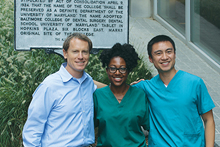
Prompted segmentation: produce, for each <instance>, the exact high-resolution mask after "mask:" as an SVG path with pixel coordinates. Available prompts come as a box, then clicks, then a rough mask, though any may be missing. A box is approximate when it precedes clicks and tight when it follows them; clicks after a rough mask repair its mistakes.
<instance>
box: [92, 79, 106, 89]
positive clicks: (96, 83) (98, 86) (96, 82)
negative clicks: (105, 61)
mask: <svg viewBox="0 0 220 147" xmlns="http://www.w3.org/2000/svg"><path fill="white" fill-rule="evenodd" d="M93 82H94V84H95V85H96V86H97V88H102V87H105V86H107V85H106V84H104V83H101V82H98V81H95V80H93Z"/></svg>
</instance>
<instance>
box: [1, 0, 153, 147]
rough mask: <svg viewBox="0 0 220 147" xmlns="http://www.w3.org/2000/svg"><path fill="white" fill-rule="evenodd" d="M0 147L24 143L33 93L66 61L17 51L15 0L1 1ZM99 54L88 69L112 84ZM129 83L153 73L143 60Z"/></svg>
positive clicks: (14, 146)
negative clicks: (24, 127) (23, 134)
mask: <svg viewBox="0 0 220 147" xmlns="http://www.w3.org/2000/svg"><path fill="white" fill-rule="evenodd" d="M0 21H1V23H0V66H1V68H0V147H19V146H22V129H23V126H24V123H25V121H26V118H27V109H28V106H29V103H30V101H31V99H32V94H33V92H34V90H35V89H36V88H37V86H38V85H39V84H40V83H41V82H42V81H43V79H44V78H45V77H47V76H48V75H50V74H52V73H54V72H56V71H57V70H59V68H60V65H61V63H62V62H63V61H64V60H63V59H62V58H61V57H60V56H58V55H56V54H46V53H45V51H44V50H32V51H14V1H13V0H1V2H0ZM98 56H99V54H98V55H91V57H90V62H89V65H88V66H87V68H86V71H87V72H88V73H89V74H90V75H91V76H92V77H93V78H94V79H95V80H97V81H100V82H103V83H106V84H108V83H109V81H108V77H107V74H106V73H105V69H104V68H102V66H101V63H100V61H99V60H98ZM133 71H134V72H131V73H130V74H129V77H128V83H131V82H132V81H135V80H137V79H139V77H140V78H145V79H149V78H151V73H150V72H149V71H148V70H147V69H146V68H145V67H144V65H143V62H142V61H140V62H139V64H138V67H136V69H134V70H133Z"/></svg>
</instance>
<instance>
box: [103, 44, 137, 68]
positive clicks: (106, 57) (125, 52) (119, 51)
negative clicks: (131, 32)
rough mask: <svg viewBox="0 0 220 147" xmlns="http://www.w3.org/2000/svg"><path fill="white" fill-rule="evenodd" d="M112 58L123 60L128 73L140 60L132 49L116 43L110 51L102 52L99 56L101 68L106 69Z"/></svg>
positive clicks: (127, 45) (130, 46)
mask: <svg viewBox="0 0 220 147" xmlns="http://www.w3.org/2000/svg"><path fill="white" fill-rule="evenodd" d="M113 57H121V58H123V59H124V60H125V63H126V68H127V69H128V72H130V71H132V69H133V68H134V67H136V66H137V64H138V62H137V61H138V60H140V58H139V57H138V54H137V53H136V52H135V49H134V47H133V46H132V45H130V44H127V43H125V44H123V45H121V44H120V43H116V44H115V45H114V46H113V47H112V48H111V49H110V50H104V51H103V52H102V53H101V55H100V56H99V59H100V60H101V62H102V66H103V67H108V65H109V63H110V60H111V59H112V58H113Z"/></svg>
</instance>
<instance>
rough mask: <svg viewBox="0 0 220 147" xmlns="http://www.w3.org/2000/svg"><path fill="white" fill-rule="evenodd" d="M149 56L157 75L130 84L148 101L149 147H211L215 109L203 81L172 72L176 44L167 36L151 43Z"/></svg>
mask: <svg viewBox="0 0 220 147" xmlns="http://www.w3.org/2000/svg"><path fill="white" fill-rule="evenodd" d="M148 55H149V60H150V62H151V63H153V64H154V66H155V68H156V69H157V71H158V73H159V74H158V75H157V76H155V77H154V78H152V79H151V80H146V81H141V82H139V83H137V82H134V83H132V84H135V83H137V84H135V85H134V86H136V87H139V88H141V89H143V90H144V91H145V93H146V94H147V96H148V99H149V111H150V131H149V137H148V143H149V147H170V146H172V147H182V146H187V147H205V146H206V147H213V146H214V139H215V123H214V119H213V113H212V109H213V108H214V107H215V105H214V103H213V101H212V99H211V97H210V95H209V93H208V91H207V88H206V86H205V84H204V82H203V80H202V79H201V78H199V77H197V76H195V75H192V74H189V73H187V72H184V71H181V70H179V71H178V70H176V69H175V67H174V65H175V58H176V49H175V44H174V41H173V40H172V39H171V38H170V37H168V36H165V35H159V36H156V37H154V38H153V39H151V40H150V42H149V43H148ZM203 123H204V125H203Z"/></svg>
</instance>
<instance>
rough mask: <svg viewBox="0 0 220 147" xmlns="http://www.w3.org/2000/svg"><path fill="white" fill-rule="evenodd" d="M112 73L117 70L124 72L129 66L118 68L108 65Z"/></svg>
mask: <svg viewBox="0 0 220 147" xmlns="http://www.w3.org/2000/svg"><path fill="white" fill-rule="evenodd" d="M107 69H109V72H110V73H115V72H116V71H117V70H119V72H120V73H122V74H124V73H126V71H127V68H116V67H108V68H107Z"/></svg>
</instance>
